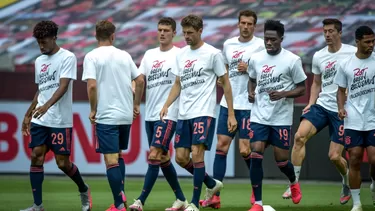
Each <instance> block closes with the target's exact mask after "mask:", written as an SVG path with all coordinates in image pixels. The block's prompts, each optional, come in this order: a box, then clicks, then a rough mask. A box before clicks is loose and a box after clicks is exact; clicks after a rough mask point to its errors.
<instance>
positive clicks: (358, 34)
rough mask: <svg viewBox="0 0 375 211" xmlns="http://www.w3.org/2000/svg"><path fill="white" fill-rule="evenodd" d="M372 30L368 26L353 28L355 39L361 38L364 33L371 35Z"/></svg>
mask: <svg viewBox="0 0 375 211" xmlns="http://www.w3.org/2000/svg"><path fill="white" fill-rule="evenodd" d="M373 34H374V31H373V30H372V29H371V28H370V27H368V26H360V27H358V28H357V30H355V39H356V40H361V39H363V37H364V36H365V35H373Z"/></svg>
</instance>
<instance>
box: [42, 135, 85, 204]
mask: <svg viewBox="0 0 375 211" xmlns="http://www.w3.org/2000/svg"><path fill="white" fill-rule="evenodd" d="M50 134H51V137H50V142H48V143H49V146H50V148H51V149H52V151H53V152H54V154H55V160H56V164H57V166H58V167H59V169H60V170H61V171H62V172H64V173H65V174H66V175H67V176H69V177H70V178H71V179H72V180H73V181H74V182H75V183H76V185H77V187H78V191H79V193H80V197H81V205H82V211H88V210H91V207H92V200H91V194H90V188H89V186H88V185H87V184H85V182H84V181H83V179H82V176H81V173H80V172H79V169H78V167H77V166H76V165H75V164H74V163H72V162H71V161H70V149H71V140H72V128H50Z"/></svg>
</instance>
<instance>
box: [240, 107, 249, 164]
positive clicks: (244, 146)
mask: <svg viewBox="0 0 375 211" xmlns="http://www.w3.org/2000/svg"><path fill="white" fill-rule="evenodd" d="M238 113H239V114H238V115H237V116H239V118H237V122H239V124H238V125H239V149H240V154H241V156H242V158H243V159H244V161H245V163H246V166H247V168H248V169H250V153H251V150H250V134H251V133H250V114H251V111H250V110H240V111H238Z"/></svg>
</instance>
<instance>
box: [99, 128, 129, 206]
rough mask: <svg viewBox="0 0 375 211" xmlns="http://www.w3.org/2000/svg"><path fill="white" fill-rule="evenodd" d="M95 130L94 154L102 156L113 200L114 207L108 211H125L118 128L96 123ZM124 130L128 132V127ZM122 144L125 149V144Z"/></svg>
mask: <svg viewBox="0 0 375 211" xmlns="http://www.w3.org/2000/svg"><path fill="white" fill-rule="evenodd" d="M95 129H96V136H97V141H98V143H97V144H96V146H97V149H96V152H99V153H102V154H103V155H104V161H105V165H106V168H107V179H108V182H109V186H110V188H111V190H112V196H113V199H114V206H111V207H110V208H109V209H108V210H120V211H125V210H126V209H125V204H124V202H123V195H124V192H123V191H122V190H121V189H122V183H123V177H122V173H121V170H120V165H119V163H118V160H119V152H120V149H122V148H121V147H120V146H121V144H120V143H121V141H122V140H120V130H121V129H120V126H119V125H105V124H99V123H97V124H96V127H95ZM126 129H129V132H130V125H128V126H126ZM124 141H127V140H124ZM124 144H125V145H126V147H127V143H124ZM122 147H124V146H122Z"/></svg>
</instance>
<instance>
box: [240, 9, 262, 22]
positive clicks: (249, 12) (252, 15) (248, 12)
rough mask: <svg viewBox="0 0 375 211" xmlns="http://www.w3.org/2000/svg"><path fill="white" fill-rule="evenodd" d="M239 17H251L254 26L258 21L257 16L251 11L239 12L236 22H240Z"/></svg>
mask: <svg viewBox="0 0 375 211" xmlns="http://www.w3.org/2000/svg"><path fill="white" fill-rule="evenodd" d="M241 16H245V17H253V18H254V24H256V23H257V21H258V16H257V14H256V13H255V12H254V11H252V10H242V11H240V13H239V14H238V22H240V21H241Z"/></svg>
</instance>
